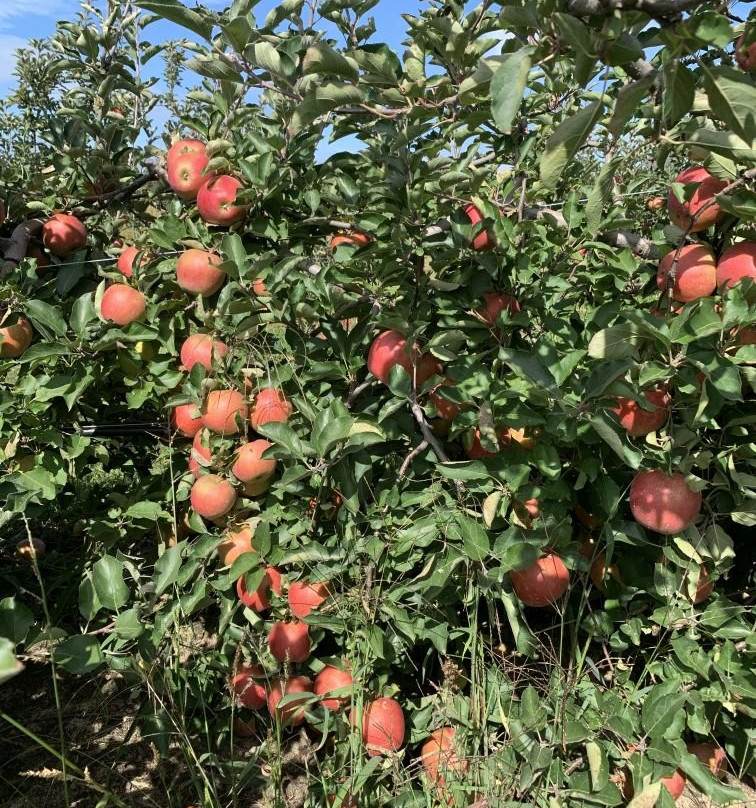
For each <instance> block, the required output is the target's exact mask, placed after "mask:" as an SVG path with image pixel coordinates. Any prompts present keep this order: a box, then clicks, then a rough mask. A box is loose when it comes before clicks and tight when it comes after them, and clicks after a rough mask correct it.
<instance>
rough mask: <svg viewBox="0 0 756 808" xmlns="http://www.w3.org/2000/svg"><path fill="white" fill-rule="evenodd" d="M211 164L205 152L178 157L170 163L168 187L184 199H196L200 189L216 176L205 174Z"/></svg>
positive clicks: (188, 153)
mask: <svg viewBox="0 0 756 808" xmlns="http://www.w3.org/2000/svg"><path fill="white" fill-rule="evenodd" d="M209 162H210V158H209V157H208V156H207V154H206V153H205V152H204V151H194V152H186V153H185V154H180V155H177V156H176V157H175V158H174V159H173V160H171V161H170V162H169V163H168V172H167V173H168V185H170V186H171V189H172V190H173V191H175V192H176V194H177V195H178V196H180V197H181V198H182V199H187V200H191V199H196V198H197V193H198V191H199V189H200V188H201V187H202V186H203V185H204V184H205V183H206V182H208V181H209V180H210V179H212V178H213V176H214V175H213V174H212V173H210V174H206V173H205V169H206V168H207V164H208V163H209Z"/></svg>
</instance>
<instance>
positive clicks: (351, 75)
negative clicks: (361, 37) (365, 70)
mask: <svg viewBox="0 0 756 808" xmlns="http://www.w3.org/2000/svg"><path fill="white" fill-rule="evenodd" d="M302 72H303V73H304V75H308V74H310V73H323V74H328V75H331V76H339V77H340V78H344V79H350V80H352V81H356V80H357V77H358V75H359V72H358V70H357V67H356V66H355V65H354V64H353V62H352V61H351V60H349V59H347V57H346V56H344V55H343V54H342V53H339V52H338V51H336V50H334V49H333V48H330V47H328V45H326V44H325V43H324V42H317V43H315V44H314V45H311V46H310V47H309V48H308V49H307V51H306V53H305V55H304V59H303V60H302Z"/></svg>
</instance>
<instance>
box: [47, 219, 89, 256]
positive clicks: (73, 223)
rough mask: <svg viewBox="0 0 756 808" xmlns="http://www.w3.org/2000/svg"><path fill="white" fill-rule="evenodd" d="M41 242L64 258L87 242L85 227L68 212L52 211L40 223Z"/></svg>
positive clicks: (54, 253)
mask: <svg viewBox="0 0 756 808" xmlns="http://www.w3.org/2000/svg"><path fill="white" fill-rule="evenodd" d="M42 243H43V244H44V245H45V247H47V249H48V250H50V252H51V253H52V254H53V255H57V256H58V258H65V257H66V256H67V255H69V254H70V253H72V252H76V250H80V249H81V248H82V247H83V246H84V245H85V244H86V243H87V229H86V227H84V225H83V224H82V222H81V221H80V220H79V219H77V218H76V216H73V215H72V214H70V213H53V215H52V216H51V217H50V218H49V219H48V220H47V221H46V222H45V223H44V224H43V225H42Z"/></svg>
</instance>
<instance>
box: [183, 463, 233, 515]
mask: <svg viewBox="0 0 756 808" xmlns="http://www.w3.org/2000/svg"><path fill="white" fill-rule="evenodd" d="M189 498H190V501H191V503H192V508H194V510H195V511H197V513H198V514H199V515H200V516H203V517H204V518H205V519H220V517H221V516H225V515H226V514H227V513H228V512H229V511H230V510H231V509H232V508H233V507H234V505H235V504H236V491H234V487H233V486H232V485H231V483H230V482H229V481H228V480H224V479H223V477H219V476H218V475H217V474H204V475H203V476H202V477H200V478H199V479H198V480H195V482H194V485H193V486H192V490H191V493H190V495H189Z"/></svg>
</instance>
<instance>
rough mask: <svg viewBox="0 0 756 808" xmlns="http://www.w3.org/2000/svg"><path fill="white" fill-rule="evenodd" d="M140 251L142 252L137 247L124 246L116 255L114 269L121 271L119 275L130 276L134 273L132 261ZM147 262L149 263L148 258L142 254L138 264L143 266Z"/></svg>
mask: <svg viewBox="0 0 756 808" xmlns="http://www.w3.org/2000/svg"><path fill="white" fill-rule="evenodd" d="M140 252H142V250H141V249H140V248H139V247H126V248H124V250H123V251H122V252H121V254H120V255H119V256H118V263H117V264H116V269H117V270H118V271H119V272H120V273H121V275H124V276H125V277H127V278H130V277H131V276H132V275H133V274H134V261H135V260H136V257H137V255H139V253H140ZM147 263H149V258H147V256H144V255H143V256H142V259H141V261H140V262H139V266H140V267H143V266H144V265H145V264H147Z"/></svg>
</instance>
